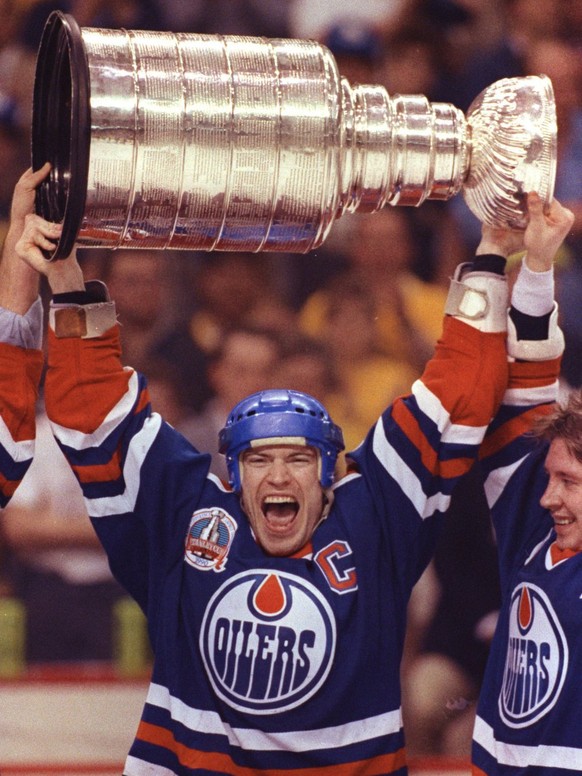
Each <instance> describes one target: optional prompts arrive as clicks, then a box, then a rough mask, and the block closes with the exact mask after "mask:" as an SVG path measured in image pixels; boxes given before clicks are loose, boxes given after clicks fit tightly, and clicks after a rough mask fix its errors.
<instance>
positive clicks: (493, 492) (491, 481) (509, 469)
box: [484, 455, 527, 508]
mask: <svg viewBox="0 0 582 776" xmlns="http://www.w3.org/2000/svg"><path fill="white" fill-rule="evenodd" d="M526 458H527V455H524V456H523V457H522V458H520V459H519V461H515V462H514V463H512V464H509V466H502V467H500V468H499V469H495V470H494V471H493V472H491V474H489V475H488V476H487V478H486V480H485V483H484V489H485V496H486V497H487V503H488V504H489V508H491V507H493V506H494V505H495V504H496V503H497V499H498V498H499V496H501V494H502V493H503V490H504V488H505V486H506V485H507V483H508V482H509V480H510V478H511V477H512V475H513V473H514V472H515V471H516V469H519V467H520V466H521V464H522V463H523V461H525V459H526Z"/></svg>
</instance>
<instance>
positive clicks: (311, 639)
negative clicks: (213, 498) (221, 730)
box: [200, 569, 336, 714]
mask: <svg viewBox="0 0 582 776" xmlns="http://www.w3.org/2000/svg"><path fill="white" fill-rule="evenodd" d="M335 644H336V627H335V620H334V617H333V613H332V611H331V608H330V606H329V604H328V603H327V601H326V600H325V598H324V597H323V596H322V594H321V593H320V592H319V591H318V590H317V588H315V587H314V586H313V585H311V584H310V583H308V582H306V581H305V580H303V579H301V578H300V577H296V576H293V575H292V574H286V573H283V572H280V571H277V572H272V571H269V570H266V569H259V570H256V571H248V572H243V573H241V574H237V575H236V576H234V577H232V578H231V579H229V580H228V581H227V582H226V583H225V584H224V585H223V586H222V587H221V588H219V590H217V592H216V593H215V594H214V596H213V597H212V599H211V600H210V602H209V604H208V607H207V609H206V612H205V614H204V620H203V623H202V628H201V632H200V650H201V652H202V656H203V660H204V664H205V667H206V671H207V674H208V676H209V678H210V681H211V683H212V685H213V687H214V690H215V692H216V693H217V694H218V695H219V696H220V697H221V698H222V699H223V700H224V701H226V703H228V704H229V705H230V706H232V707H233V708H235V709H238V710H242V711H246V712H250V713H251V714H273V713H277V712H281V711H286V710H287V709H292V708H295V707H296V706H299V705H301V704H302V703H305V702H306V701H307V700H308V699H309V698H310V697H311V696H312V695H313V694H314V693H315V692H316V691H317V690H318V689H319V688H320V687H321V685H322V684H323V682H324V681H325V679H326V677H327V675H328V673H329V671H330V669H331V665H332V662H333V656H334V652H335Z"/></svg>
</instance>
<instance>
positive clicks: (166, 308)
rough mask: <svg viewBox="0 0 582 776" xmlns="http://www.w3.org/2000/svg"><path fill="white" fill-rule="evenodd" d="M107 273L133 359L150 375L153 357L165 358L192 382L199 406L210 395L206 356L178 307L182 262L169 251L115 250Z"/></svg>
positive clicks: (191, 398)
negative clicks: (206, 376)
mask: <svg viewBox="0 0 582 776" xmlns="http://www.w3.org/2000/svg"><path fill="white" fill-rule="evenodd" d="M105 277H106V279H107V283H108V286H109V288H110V289H111V290H112V293H115V297H116V299H117V300H118V301H117V310H118V313H119V321H120V323H121V332H122V334H121V336H122V341H123V347H124V348H125V351H126V353H127V359H128V363H129V364H131V365H132V366H133V364H136V365H139V367H136V368H139V369H141V370H142V371H143V372H145V373H146V374H147V371H148V364H149V361H150V359H154V360H156V361H164V362H165V363H166V364H168V366H170V367H172V368H173V369H174V370H176V372H177V373H178V374H179V376H180V379H181V380H182V381H183V382H184V384H187V385H188V387H189V391H188V403H189V409H190V411H198V410H200V409H201V408H202V406H203V405H204V403H205V402H206V400H207V399H208V398H209V396H210V389H209V386H208V385H207V383H206V382H205V379H204V376H205V374H206V355H205V353H204V351H203V350H202V349H201V348H200V347H199V346H198V345H197V343H196V342H195V341H194V340H193V339H192V337H191V336H190V333H189V331H188V327H187V323H186V322H185V320H184V319H185V318H186V311H185V310H182V311H181V310H180V309H177V308H178V307H179V305H178V304H177V287H178V286H179V284H180V283H181V277H182V276H181V264H180V261H178V259H177V257H175V256H174V255H173V254H172V253H171V252H169V251H145V250H134V251H132V250H125V249H123V250H118V251H112V252H110V253H109V254H108V255H107V265H106V268H105Z"/></svg>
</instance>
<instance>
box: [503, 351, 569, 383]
mask: <svg viewBox="0 0 582 776" xmlns="http://www.w3.org/2000/svg"><path fill="white" fill-rule="evenodd" d="M559 371H560V359H559V358H554V359H552V360H551V361H516V362H514V363H511V364H510V365H509V375H510V380H509V387H510V388H532V387H537V386H544V385H551V384H552V383H553V382H555V381H556V380H557V378H558V374H559Z"/></svg>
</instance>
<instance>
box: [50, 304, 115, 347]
mask: <svg viewBox="0 0 582 776" xmlns="http://www.w3.org/2000/svg"><path fill="white" fill-rule="evenodd" d="M116 322H117V315H116V312H115V302H96V303H95V304H85V305H63V306H59V305H53V306H51V308H50V311H49V325H50V327H51V329H52V330H53V331H54V332H55V334H56V335H57V337H58V338H59V339H60V338H65V337H81V339H93V338H95V337H100V336H101V335H102V334H105V332H106V331H107V330H108V329H110V328H111V327H112V326H114V325H115V323H116Z"/></svg>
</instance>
